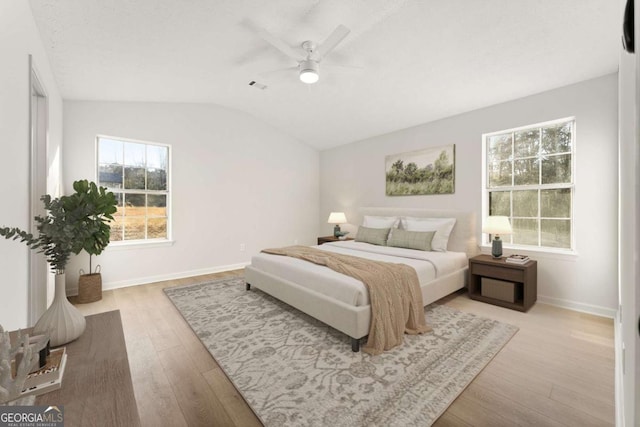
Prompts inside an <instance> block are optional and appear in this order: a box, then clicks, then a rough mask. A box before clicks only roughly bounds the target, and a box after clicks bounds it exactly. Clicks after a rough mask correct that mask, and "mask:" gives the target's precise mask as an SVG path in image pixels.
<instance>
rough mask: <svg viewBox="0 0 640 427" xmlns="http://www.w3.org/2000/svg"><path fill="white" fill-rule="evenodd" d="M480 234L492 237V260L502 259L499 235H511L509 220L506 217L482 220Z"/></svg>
mask: <svg viewBox="0 0 640 427" xmlns="http://www.w3.org/2000/svg"><path fill="white" fill-rule="evenodd" d="M482 232H483V233H488V234H491V235H492V236H493V243H492V245H491V255H492V256H493V257H494V258H500V257H502V240H500V235H501V234H511V233H512V232H513V231H512V230H511V224H510V223H509V218H508V217H506V216H488V217H487V218H486V219H485V220H484V225H483V226H482Z"/></svg>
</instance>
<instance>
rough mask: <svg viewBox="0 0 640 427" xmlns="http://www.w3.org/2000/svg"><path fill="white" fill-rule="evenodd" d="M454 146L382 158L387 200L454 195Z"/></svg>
mask: <svg viewBox="0 0 640 427" xmlns="http://www.w3.org/2000/svg"><path fill="white" fill-rule="evenodd" d="M455 153H456V146H455V144H451V145H445V146H440V147H433V148H428V149H426V150H419V151H411V152H408V153H401V154H393V155H389V156H386V158H385V172H386V183H387V184H386V194H387V196H413V195H422V194H453V193H455V163H456V161H455Z"/></svg>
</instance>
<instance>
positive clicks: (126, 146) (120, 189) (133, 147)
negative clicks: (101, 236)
mask: <svg viewBox="0 0 640 427" xmlns="http://www.w3.org/2000/svg"><path fill="white" fill-rule="evenodd" d="M97 153H98V159H97V169H98V174H97V175H98V184H99V185H101V186H103V187H107V188H108V189H109V191H112V192H113V193H114V194H115V196H116V199H117V201H118V211H117V212H116V213H115V214H114V215H113V216H114V218H115V221H113V222H111V224H110V225H111V241H112V242H118V241H121V242H122V241H138V242H140V241H158V240H169V239H170V237H171V236H170V232H171V227H170V216H169V212H170V209H169V207H170V197H169V196H170V188H169V182H170V181H169V163H170V154H171V153H170V147H169V146H168V145H162V144H156V143H149V142H142V141H133V140H128V139H123V138H112V137H107V136H98V137H97Z"/></svg>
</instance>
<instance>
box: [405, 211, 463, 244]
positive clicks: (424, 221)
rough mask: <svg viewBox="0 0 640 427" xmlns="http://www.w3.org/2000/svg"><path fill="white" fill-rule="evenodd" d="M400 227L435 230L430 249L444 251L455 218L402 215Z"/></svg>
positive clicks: (414, 229) (411, 229) (408, 229)
mask: <svg viewBox="0 0 640 427" xmlns="http://www.w3.org/2000/svg"><path fill="white" fill-rule="evenodd" d="M400 221H401V222H402V228H404V229H405V230H407V231H435V232H436V234H435V235H434V236H433V240H432V241H431V250H432V251H436V252H446V251H447V245H448V244H449V236H450V235H451V230H453V226H454V225H455V224H456V219H455V218H413V217H409V216H405V217H402V219H401V220H400Z"/></svg>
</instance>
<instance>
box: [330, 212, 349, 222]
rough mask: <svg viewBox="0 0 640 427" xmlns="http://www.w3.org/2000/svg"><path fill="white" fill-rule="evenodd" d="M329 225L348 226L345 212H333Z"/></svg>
mask: <svg viewBox="0 0 640 427" xmlns="http://www.w3.org/2000/svg"><path fill="white" fill-rule="evenodd" d="M327 222H328V223H329V224H346V222H347V217H346V216H345V214H344V212H331V214H330V215H329V220H328V221H327Z"/></svg>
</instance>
